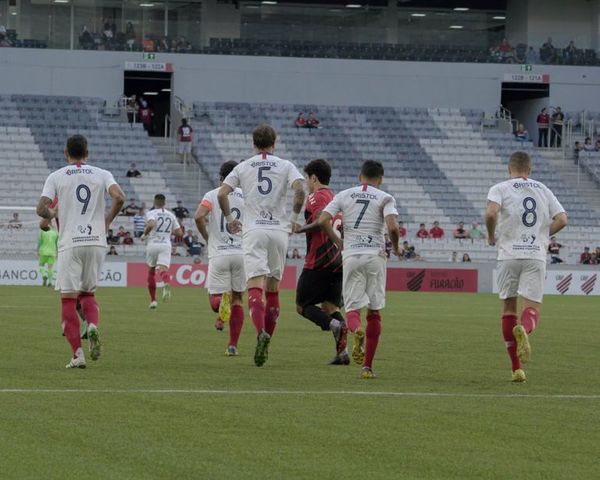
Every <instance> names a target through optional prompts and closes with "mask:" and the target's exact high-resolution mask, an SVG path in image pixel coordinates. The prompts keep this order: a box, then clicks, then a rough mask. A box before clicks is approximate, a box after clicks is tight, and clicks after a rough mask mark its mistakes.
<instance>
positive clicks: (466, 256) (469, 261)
mask: <svg viewBox="0 0 600 480" xmlns="http://www.w3.org/2000/svg"><path fill="white" fill-rule="evenodd" d="M462 261H463V263H471V257H469V254H468V253H463V258H462Z"/></svg>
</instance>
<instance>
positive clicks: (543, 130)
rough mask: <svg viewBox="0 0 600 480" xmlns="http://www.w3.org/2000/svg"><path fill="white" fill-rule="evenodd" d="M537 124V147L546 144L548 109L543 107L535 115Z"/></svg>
mask: <svg viewBox="0 0 600 480" xmlns="http://www.w3.org/2000/svg"><path fill="white" fill-rule="evenodd" d="M537 126H538V147H547V146H548V129H549V128H550V115H548V110H547V109H546V108H545V107H544V108H542V111H541V112H540V113H539V114H538V116H537Z"/></svg>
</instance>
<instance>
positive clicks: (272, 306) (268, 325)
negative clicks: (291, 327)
mask: <svg viewBox="0 0 600 480" xmlns="http://www.w3.org/2000/svg"><path fill="white" fill-rule="evenodd" d="M266 296H267V304H266V312H265V330H266V331H267V333H268V334H269V335H271V336H273V332H275V327H276V326H277V319H278V318H279V292H267V293H266Z"/></svg>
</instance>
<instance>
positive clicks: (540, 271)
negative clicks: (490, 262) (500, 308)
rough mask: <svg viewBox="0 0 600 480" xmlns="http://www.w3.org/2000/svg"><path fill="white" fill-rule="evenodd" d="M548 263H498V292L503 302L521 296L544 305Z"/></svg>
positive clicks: (528, 261) (512, 261)
mask: <svg viewBox="0 0 600 480" xmlns="http://www.w3.org/2000/svg"><path fill="white" fill-rule="evenodd" d="M545 280H546V262H544V261H542V260H533V259H513V260H500V261H498V292H499V296H500V299H501V300H506V299H507V298H514V297H517V296H521V297H523V298H526V299H527V300H531V301H532V302H537V303H542V299H543V297H544V282H545Z"/></svg>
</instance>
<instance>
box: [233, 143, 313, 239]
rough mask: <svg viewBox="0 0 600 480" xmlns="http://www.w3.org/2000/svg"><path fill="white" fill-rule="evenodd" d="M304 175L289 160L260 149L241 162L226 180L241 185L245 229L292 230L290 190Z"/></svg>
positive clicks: (245, 230) (234, 184)
mask: <svg viewBox="0 0 600 480" xmlns="http://www.w3.org/2000/svg"><path fill="white" fill-rule="evenodd" d="M303 179H304V177H303V176H302V174H301V173H300V172H299V171H298V169H297V168H296V167H295V166H294V164H293V163H292V162H290V161H289V160H282V159H281V158H279V157H276V156H275V155H271V154H270V153H264V154H262V153H261V154H258V155H255V156H254V157H252V158H249V159H248V160H245V161H243V162H241V163H240V164H238V165H237V166H236V167H235V168H234V169H233V170H232V172H231V173H230V174H229V175H228V176H227V178H226V179H225V181H224V182H223V183H225V184H227V185H229V186H230V187H231V188H234V189H235V188H237V187H240V188H241V189H242V193H243V195H244V204H245V211H244V222H243V230H244V232H248V231H250V230H255V229H261V230H283V231H286V232H289V231H290V227H291V224H290V221H289V218H288V217H289V215H288V213H287V209H286V204H287V203H288V202H287V201H286V194H287V190H288V188H289V187H291V186H292V184H293V183H294V182H295V181H296V180H303Z"/></svg>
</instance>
